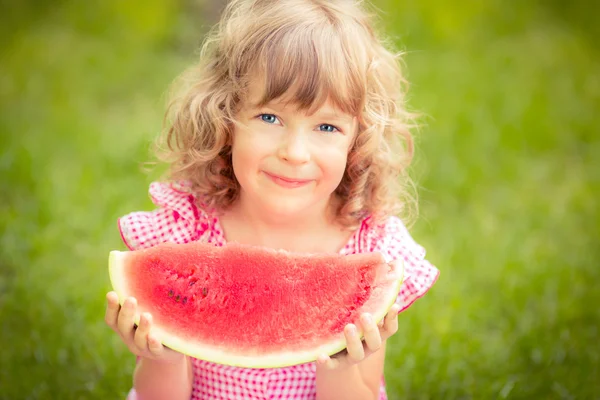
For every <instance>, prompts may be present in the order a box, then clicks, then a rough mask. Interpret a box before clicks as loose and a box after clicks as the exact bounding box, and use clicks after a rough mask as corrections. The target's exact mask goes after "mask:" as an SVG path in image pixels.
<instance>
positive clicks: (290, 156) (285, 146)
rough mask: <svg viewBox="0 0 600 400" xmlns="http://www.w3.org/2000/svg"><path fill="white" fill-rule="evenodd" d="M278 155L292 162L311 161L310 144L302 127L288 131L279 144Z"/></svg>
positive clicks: (302, 162)
mask: <svg viewBox="0 0 600 400" xmlns="http://www.w3.org/2000/svg"><path fill="white" fill-rule="evenodd" d="M278 156H279V158H281V159H283V160H285V161H287V162H289V163H290V164H304V163H307V162H308V161H310V144H309V138H308V137H307V134H306V133H305V132H303V131H302V130H300V129H297V130H293V131H292V130H290V131H288V132H287V134H286V135H285V139H284V140H283V141H282V143H281V145H280V146H279V154H278Z"/></svg>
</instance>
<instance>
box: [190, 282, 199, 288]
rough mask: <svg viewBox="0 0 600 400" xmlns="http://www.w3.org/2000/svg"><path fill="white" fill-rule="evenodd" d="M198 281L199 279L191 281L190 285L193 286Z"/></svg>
mask: <svg viewBox="0 0 600 400" xmlns="http://www.w3.org/2000/svg"><path fill="white" fill-rule="evenodd" d="M196 282H198V281H197V280H193V281H190V287H191V286H194V284H195V283H196Z"/></svg>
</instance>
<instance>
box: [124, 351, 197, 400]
mask: <svg viewBox="0 0 600 400" xmlns="http://www.w3.org/2000/svg"><path fill="white" fill-rule="evenodd" d="M192 377H193V375H192V363H191V361H190V359H189V357H184V358H182V359H181V361H180V362H177V363H165V362H162V361H155V360H152V359H150V358H141V359H140V362H139V363H138V365H137V367H136V369H135V372H134V375H133V387H134V388H135V391H136V392H137V394H138V396H139V398H140V400H163V399H164V400H189V399H191V398H192Z"/></svg>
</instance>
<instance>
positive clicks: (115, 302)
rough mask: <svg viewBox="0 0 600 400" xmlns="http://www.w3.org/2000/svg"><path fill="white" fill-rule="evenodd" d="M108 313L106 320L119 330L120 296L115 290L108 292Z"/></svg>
mask: <svg viewBox="0 0 600 400" xmlns="http://www.w3.org/2000/svg"><path fill="white" fill-rule="evenodd" d="M106 303H107V304H106V313H105V314H104V322H106V324H107V325H108V326H110V327H111V328H112V329H114V330H115V331H116V330H117V318H118V316H119V310H120V308H121V306H120V305H119V296H118V295H117V293H115V292H108V293H107V294H106Z"/></svg>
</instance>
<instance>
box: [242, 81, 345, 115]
mask: <svg viewBox="0 0 600 400" xmlns="http://www.w3.org/2000/svg"><path fill="white" fill-rule="evenodd" d="M297 86H298V85H292V86H291V87H290V88H289V90H288V91H287V92H285V93H283V94H282V95H281V96H279V97H277V98H270V97H272V96H269V95H268V88H267V87H266V84H265V80H264V79H251V80H249V83H248V86H247V90H246V91H245V93H244V96H243V107H244V108H246V109H259V108H262V107H269V108H273V109H275V110H285V111H296V112H302V113H304V114H307V115H317V116H320V117H324V118H350V119H353V118H354V116H353V115H351V114H350V113H349V112H347V111H345V110H343V109H342V108H341V107H339V106H338V105H337V104H336V103H335V102H334V101H333V100H332V99H331V96H329V95H327V94H323V95H322V96H319V97H320V98H318V99H313V101H312V102H311V103H312V104H306V102H303V101H302V99H301V98H299V89H298V87H297Z"/></svg>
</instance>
